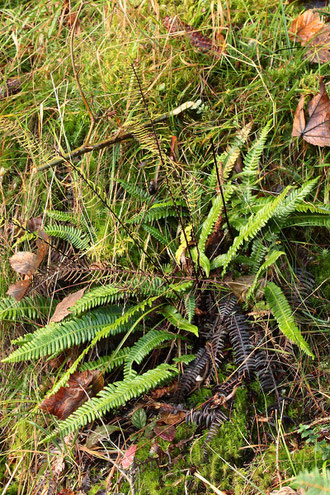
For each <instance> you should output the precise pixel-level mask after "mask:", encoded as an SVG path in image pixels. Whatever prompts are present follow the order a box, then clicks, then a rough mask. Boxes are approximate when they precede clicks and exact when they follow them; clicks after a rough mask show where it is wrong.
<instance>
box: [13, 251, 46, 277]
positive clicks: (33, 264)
mask: <svg viewBox="0 0 330 495" xmlns="http://www.w3.org/2000/svg"><path fill="white" fill-rule="evenodd" d="M9 263H10V264H11V267H12V269H13V270H15V272H17V273H21V274H23V275H30V276H31V275H33V274H34V273H35V271H36V269H37V268H38V266H39V264H38V256H37V255H36V254H34V253H30V251H19V252H18V253H16V254H14V255H13V256H11V257H10V258H9Z"/></svg>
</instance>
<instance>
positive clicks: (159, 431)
mask: <svg viewBox="0 0 330 495" xmlns="http://www.w3.org/2000/svg"><path fill="white" fill-rule="evenodd" d="M154 432H155V433H156V435H157V436H158V437H160V438H162V439H163V440H166V441H167V442H173V440H174V438H175V434H176V429H175V427H174V426H173V425H171V426H159V425H157V426H155V428H154Z"/></svg>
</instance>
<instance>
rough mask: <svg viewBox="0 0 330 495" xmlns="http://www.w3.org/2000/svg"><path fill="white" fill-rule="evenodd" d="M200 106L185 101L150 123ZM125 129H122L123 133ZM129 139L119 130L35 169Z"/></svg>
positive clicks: (38, 169) (54, 165) (44, 167)
mask: <svg viewBox="0 0 330 495" xmlns="http://www.w3.org/2000/svg"><path fill="white" fill-rule="evenodd" d="M199 104H200V101H197V102H194V101H187V102H186V103H183V104H182V105H180V106H178V107H177V108H175V109H174V110H171V111H170V112H167V113H164V114H163V115H160V116H159V117H158V118H156V119H154V120H153V121H152V122H153V123H154V124H157V123H158V122H163V121H164V120H167V119H169V118H171V117H174V116H176V115H179V114H180V113H182V112H184V111H185V110H189V109H190V108H192V109H194V108H197V107H198V106H199ZM145 127H146V128H148V127H150V123H148V124H146V126H145ZM124 130H125V129H123V131H124ZM129 139H134V135H133V134H132V133H131V132H126V133H123V134H121V133H120V130H119V131H117V133H116V134H115V135H114V136H111V137H109V138H107V139H105V140H104V141H100V142H99V143H95V144H83V145H82V146H79V148H76V149H74V150H73V151H71V152H69V153H63V154H59V155H58V156H56V157H55V158H53V159H52V160H50V161H49V162H47V163H45V164H44V165H42V166H41V167H38V168H37V171H38V172H41V171H43V170H46V169H47V168H50V167H56V166H57V165H60V164H61V163H63V162H65V161H66V160H72V159H74V158H79V157H81V156H83V155H85V154H86V153H91V152H92V151H98V150H102V149H104V148H108V147H110V146H113V145H115V144H117V143H121V142H122V141H128V140H129Z"/></svg>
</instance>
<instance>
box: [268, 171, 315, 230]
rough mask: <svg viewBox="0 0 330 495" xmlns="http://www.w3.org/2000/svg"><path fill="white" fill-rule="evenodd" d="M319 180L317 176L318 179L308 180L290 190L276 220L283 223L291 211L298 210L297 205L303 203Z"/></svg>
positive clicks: (276, 215) (277, 213)
mask: <svg viewBox="0 0 330 495" xmlns="http://www.w3.org/2000/svg"><path fill="white" fill-rule="evenodd" d="M318 180H319V178H318V177H316V179H312V180H309V181H307V182H306V183H305V184H303V186H302V187H300V188H298V189H293V190H292V191H290V193H289V194H288V196H287V198H286V199H285V201H283V203H282V205H281V206H280V207H279V208H278V210H277V212H276V214H275V215H274V220H276V221H277V222H279V223H281V222H283V221H284V220H285V219H286V218H287V217H288V216H289V215H290V214H291V213H293V212H294V211H295V210H296V208H297V205H299V204H301V203H302V201H303V200H304V199H305V198H306V196H308V194H309V193H310V192H311V191H312V189H313V187H314V186H315V184H316V183H317V182H318Z"/></svg>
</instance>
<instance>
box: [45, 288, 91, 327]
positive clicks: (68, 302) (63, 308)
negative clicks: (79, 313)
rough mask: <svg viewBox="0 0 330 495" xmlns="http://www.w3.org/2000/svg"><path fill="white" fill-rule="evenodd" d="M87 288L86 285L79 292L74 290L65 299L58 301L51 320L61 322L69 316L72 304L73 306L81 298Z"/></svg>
mask: <svg viewBox="0 0 330 495" xmlns="http://www.w3.org/2000/svg"><path fill="white" fill-rule="evenodd" d="M85 290H86V287H84V288H83V289H80V290H78V291H77V292H73V293H72V294H70V295H69V296H67V297H65V298H64V299H63V301H61V302H60V303H58V305H57V306H56V308H55V311H54V314H53V316H52V317H51V319H50V321H51V322H52V321H53V322H59V321H62V320H63V319H64V318H65V317H66V316H68V315H69V314H70V310H69V308H71V306H73V305H74V304H75V303H76V302H77V301H79V299H81V297H82V296H83V294H84V292H85Z"/></svg>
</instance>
